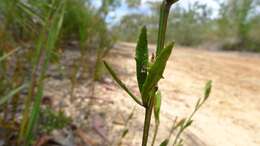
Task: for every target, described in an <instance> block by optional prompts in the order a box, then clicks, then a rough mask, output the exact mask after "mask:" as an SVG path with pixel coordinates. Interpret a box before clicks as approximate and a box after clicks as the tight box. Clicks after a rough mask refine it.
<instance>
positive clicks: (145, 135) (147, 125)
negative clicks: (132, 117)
mask: <svg viewBox="0 0 260 146" xmlns="http://www.w3.org/2000/svg"><path fill="white" fill-rule="evenodd" d="M154 98H155V96H152V99H151V103H150V106H148V108H146V109H145V119H144V129H143V140H142V146H146V145H147V142H148V137H149V129H150V124H151V119H152V113H153V105H154Z"/></svg>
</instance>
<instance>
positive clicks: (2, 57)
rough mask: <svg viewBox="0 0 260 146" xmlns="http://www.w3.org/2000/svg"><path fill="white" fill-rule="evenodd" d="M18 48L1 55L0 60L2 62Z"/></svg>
mask: <svg viewBox="0 0 260 146" xmlns="http://www.w3.org/2000/svg"><path fill="white" fill-rule="evenodd" d="M19 50H20V48H17V49H14V50H12V51H10V52H8V53H7V54H5V55H3V56H1V57H0V62H2V61H3V60H5V59H7V58H8V57H10V56H12V55H13V54H14V53H16V52H17V51H19Z"/></svg>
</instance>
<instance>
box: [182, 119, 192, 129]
mask: <svg viewBox="0 0 260 146" xmlns="http://www.w3.org/2000/svg"><path fill="white" fill-rule="evenodd" d="M192 123H193V120H189V121H187V122H186V123H185V125H184V128H183V129H186V128H188V127H189V126H190V125H191V124H192Z"/></svg>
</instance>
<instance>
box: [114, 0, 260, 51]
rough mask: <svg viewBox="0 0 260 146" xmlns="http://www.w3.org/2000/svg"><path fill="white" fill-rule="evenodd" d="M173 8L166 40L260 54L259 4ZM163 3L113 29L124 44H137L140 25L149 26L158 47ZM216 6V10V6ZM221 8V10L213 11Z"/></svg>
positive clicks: (245, 0) (241, 1) (241, 0)
mask: <svg viewBox="0 0 260 146" xmlns="http://www.w3.org/2000/svg"><path fill="white" fill-rule="evenodd" d="M183 2H184V1H179V3H178V4H177V5H176V6H175V7H174V8H173V10H172V12H171V14H170V15H171V16H170V20H169V24H168V25H169V30H168V31H167V39H168V40H175V41H176V42H177V44H179V45H184V46H200V45H203V46H206V47H207V48H209V49H217V50H238V51H255V52H259V51H260V47H259V46H260V32H259V29H258V27H259V26H260V2H259V1H258V0H227V1H221V0H215V6H210V5H209V4H206V3H205V2H202V1H195V2H193V3H188V4H187V6H183V5H181V4H182V3H183ZM159 4H160V2H159V1H158V2H150V3H149V8H150V12H149V13H148V12H147V13H138V12H136V13H131V14H128V15H125V16H123V17H122V19H121V20H120V22H118V23H117V24H116V26H114V27H113V28H114V31H115V34H117V35H119V38H120V39H122V40H124V41H132V42H134V41H135V40H136V36H137V35H136V32H138V30H139V29H140V26H141V25H147V27H148V30H149V38H150V40H151V42H150V43H155V40H156V32H157V20H158V19H159V13H158V11H159ZM216 5H217V6H216ZM214 7H219V9H214Z"/></svg>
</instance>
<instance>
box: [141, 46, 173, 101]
mask: <svg viewBox="0 0 260 146" xmlns="http://www.w3.org/2000/svg"><path fill="white" fill-rule="evenodd" d="M173 46H174V43H171V44H170V45H169V46H167V47H166V48H165V49H163V50H162V52H161V53H160V55H159V56H158V57H157V58H156V60H155V63H154V64H153V65H152V67H151V69H150V71H149V74H148V76H147V78H146V80H145V83H144V85H143V88H142V99H143V102H144V104H147V101H149V92H150V91H151V89H152V88H154V87H155V86H156V85H157V83H158V82H159V80H160V79H161V78H162V76H163V72H164V69H165V67H166V64H167V61H168V59H169V57H170V55H171V52H172V49H173Z"/></svg>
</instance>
